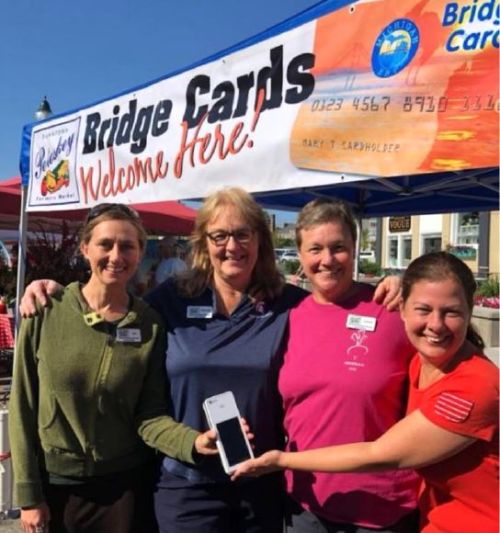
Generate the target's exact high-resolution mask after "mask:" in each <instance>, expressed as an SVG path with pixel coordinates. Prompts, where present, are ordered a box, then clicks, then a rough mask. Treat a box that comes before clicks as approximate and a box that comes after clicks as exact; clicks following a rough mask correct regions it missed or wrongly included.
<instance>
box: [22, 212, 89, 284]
mask: <svg viewBox="0 0 500 533" xmlns="http://www.w3.org/2000/svg"><path fill="white" fill-rule="evenodd" d="M78 243H79V238H78V232H77V231H71V230H70V229H69V227H68V224H67V223H66V222H63V223H62V226H61V231H60V233H59V232H58V235H55V234H52V233H47V232H46V231H44V230H41V231H39V232H37V233H36V236H35V237H34V238H32V239H28V243H27V250H28V252H27V256H28V257H27V261H26V281H25V283H26V285H27V284H28V283H30V282H31V281H33V280H35V279H41V278H48V279H54V280H56V281H58V282H59V283H61V284H63V285H67V284H68V283H69V282H71V281H77V280H79V281H84V280H86V279H87V277H88V275H87V267H86V265H85V264H84V262H83V260H82V259H81V257H80V256H79V251H78Z"/></svg>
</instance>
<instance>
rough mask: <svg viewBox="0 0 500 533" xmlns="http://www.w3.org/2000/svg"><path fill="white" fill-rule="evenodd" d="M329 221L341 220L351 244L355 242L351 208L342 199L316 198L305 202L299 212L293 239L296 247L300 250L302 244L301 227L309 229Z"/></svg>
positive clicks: (354, 223)
mask: <svg viewBox="0 0 500 533" xmlns="http://www.w3.org/2000/svg"><path fill="white" fill-rule="evenodd" d="M329 222H341V223H342V224H345V226H346V227H347V229H348V230H349V233H350V235H351V238H352V242H353V244H356V239H357V233H358V232H357V228H356V220H355V219H354V215H353V213H352V210H351V208H350V207H349V206H348V205H347V204H346V203H345V202H343V201H342V200H337V199H330V198H318V199H316V200H312V201H311V202H309V203H307V204H306V205H305V206H304V207H303V208H302V210H301V211H300V213H299V216H298V218H297V225H296V226H295V240H296V242H297V249H299V250H300V246H301V244H302V234H301V231H302V230H303V229H310V228H313V227H315V226H320V225H321V224H328V223H329Z"/></svg>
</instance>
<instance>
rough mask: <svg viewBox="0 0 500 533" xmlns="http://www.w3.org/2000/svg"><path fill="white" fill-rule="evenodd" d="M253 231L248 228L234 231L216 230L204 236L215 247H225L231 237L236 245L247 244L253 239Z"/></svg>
mask: <svg viewBox="0 0 500 533" xmlns="http://www.w3.org/2000/svg"><path fill="white" fill-rule="evenodd" d="M253 233H254V232H253V230H251V229H250V228H243V229H237V230H235V231H224V230H216V231H212V232H210V233H207V234H206V236H207V237H208V238H209V239H210V240H211V241H212V242H213V243H214V244H215V246H225V245H226V244H227V243H228V242H229V237H232V238H233V239H234V240H235V241H236V242H237V243H238V244H248V243H249V242H250V240H251V239H252V237H253Z"/></svg>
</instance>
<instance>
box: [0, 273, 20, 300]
mask: <svg viewBox="0 0 500 533" xmlns="http://www.w3.org/2000/svg"><path fill="white" fill-rule="evenodd" d="M0 295H1V296H3V297H4V298H5V299H6V300H7V303H8V304H10V302H11V301H12V300H13V299H14V298H15V296H16V270H15V269H12V268H9V267H8V266H7V265H5V264H2V265H0Z"/></svg>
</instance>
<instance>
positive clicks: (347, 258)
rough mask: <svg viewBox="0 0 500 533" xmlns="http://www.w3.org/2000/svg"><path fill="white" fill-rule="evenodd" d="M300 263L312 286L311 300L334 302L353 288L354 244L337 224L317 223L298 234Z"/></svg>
mask: <svg viewBox="0 0 500 533" xmlns="http://www.w3.org/2000/svg"><path fill="white" fill-rule="evenodd" d="M300 236H301V244H300V249H299V256H300V262H301V263H302V267H303V269H304V274H305V275H306V276H307V278H308V279H309V281H310V282H311V284H312V293H313V297H314V299H315V300H316V301H317V302H319V303H333V302H335V301H337V300H338V299H339V298H341V297H342V296H343V295H344V294H345V293H346V292H347V291H348V290H349V288H350V287H351V285H352V276H353V271H354V246H355V245H354V242H353V239H352V235H351V232H350V231H349V228H348V227H347V226H346V225H345V224H343V223H342V222H340V221H331V222H327V223H325V224H318V225H317V226H313V227H311V228H307V229H302V230H301V231H300Z"/></svg>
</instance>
